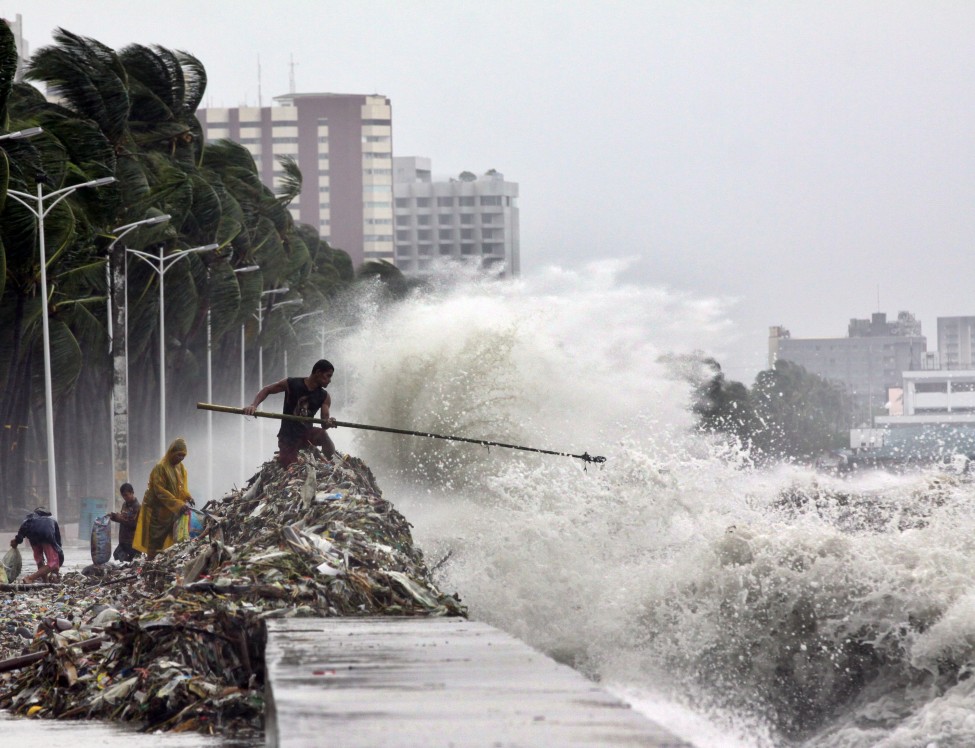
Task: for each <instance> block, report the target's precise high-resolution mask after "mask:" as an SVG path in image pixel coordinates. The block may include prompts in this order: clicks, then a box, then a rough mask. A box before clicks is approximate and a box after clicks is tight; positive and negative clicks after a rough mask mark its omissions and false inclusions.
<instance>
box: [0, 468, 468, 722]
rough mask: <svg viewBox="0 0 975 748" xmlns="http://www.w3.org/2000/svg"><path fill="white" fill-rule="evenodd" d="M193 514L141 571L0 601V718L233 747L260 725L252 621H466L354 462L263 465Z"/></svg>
mask: <svg viewBox="0 0 975 748" xmlns="http://www.w3.org/2000/svg"><path fill="white" fill-rule="evenodd" d="M203 511H204V513H205V514H206V516H207V523H206V529H205V530H204V532H203V534H202V535H201V536H200V537H198V538H196V539H194V540H191V541H189V542H185V543H179V544H176V545H173V546H172V547H170V548H169V549H167V550H166V551H163V552H162V553H160V554H159V555H157V556H156V558H155V559H154V560H153V561H152V562H146V561H145V559H144V557H143V558H142V559H138V560H136V561H134V562H132V563H131V564H124V565H117V564H114V563H112V564H105V565H101V566H96V567H89V568H87V569H85V573H68V574H65V575H64V583H63V584H62V585H60V586H55V587H45V588H40V589H36V590H31V591H30V592H19V591H8V592H2V593H0V594H3V595H4V596H5V597H6V600H5V604H4V606H3V609H2V611H3V612H2V613H0V658H2V659H3V661H2V662H0V708H5V709H11V710H13V711H15V712H17V713H20V714H24V715H28V716H37V717H51V718H60V719H69V718H71V719H82V718H101V719H113V720H121V721H126V722H133V723H136V724H138V725H139V726H141V727H142V728H143V729H145V730H160V729H161V730H175V731H186V730H196V731H202V732H208V733H222V734H225V735H244V736H246V735H250V734H252V733H255V732H258V731H260V730H261V729H262V724H263V713H264V703H263V683H264V663H263V656H264V642H265V633H264V621H265V620H266V619H268V618H281V617H284V618H288V617H294V616H447V615H449V616H457V615H460V616H464V615H466V609H465V608H464V606H463V605H462V604H461V602H460V600H459V599H458V598H457V597H456V596H453V595H446V594H443V593H442V592H440V591H439V590H438V589H437V587H436V585H435V584H434V582H433V580H432V578H431V574H430V571H429V570H428V568H427V567H426V565H425V563H424V559H423V555H422V553H421V551H420V550H419V549H418V548H416V546H414V545H413V540H412V536H411V534H410V525H409V523H408V522H407V521H406V519H405V518H404V517H403V516H402V515H401V514H400V513H399V512H397V511H396V510H395V509H394V508H393V506H392V505H391V504H390V503H389V502H388V501H386V500H385V499H384V498H383V497H382V493H381V491H380V490H379V488H378V486H377V484H376V481H375V479H374V477H373V475H372V473H371V471H370V470H369V468H368V467H367V466H366V465H365V464H364V463H363V462H362V461H361V460H359V459H357V458H354V457H349V456H348V455H346V456H342V455H336V456H335V457H333V458H332V459H331V460H325V459H323V458H322V457H321V456H319V455H318V454H317V453H314V452H312V451H304V452H302V453H301V455H300V457H299V460H298V462H296V463H294V464H293V465H290V466H289V467H288V468H286V469H283V468H281V467H280V466H279V465H278V463H277V462H276V461H274V460H272V461H270V462H267V463H265V464H264V466H263V468H262V470H261V471H260V472H259V473H257V474H256V475H255V476H254V477H253V478H252V479H251V482H250V483H249V484H248V486H247V487H246V488H245V489H242V490H239V491H235V492H233V493H231V494H229V495H228V496H225V497H224V498H222V499H219V500H216V501H211V502H209V503H208V504H207V505H206V506H205V507H203ZM25 645H26V646H25ZM32 653H43V658H42V659H39V660H38V661H36V662H30V663H28V664H26V665H19V664H18V665H15V666H13V667H11V666H10V665H9V661H10V660H11V658H20V657H22V656H23V655H30V654H32ZM5 663H7V666H6V667H8V668H9V669H7V670H5Z"/></svg>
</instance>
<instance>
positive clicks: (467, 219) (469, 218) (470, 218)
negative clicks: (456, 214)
mask: <svg viewBox="0 0 975 748" xmlns="http://www.w3.org/2000/svg"><path fill="white" fill-rule="evenodd" d="M460 222H461V225H468V226H469V225H470V224H472V223H474V214H473V213H461V215H460Z"/></svg>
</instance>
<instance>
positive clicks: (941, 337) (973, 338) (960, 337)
mask: <svg viewBox="0 0 975 748" xmlns="http://www.w3.org/2000/svg"><path fill="white" fill-rule="evenodd" d="M938 354H939V356H940V359H941V368H943V369H956V370H957V369H975V317H938Z"/></svg>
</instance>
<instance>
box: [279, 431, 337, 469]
mask: <svg viewBox="0 0 975 748" xmlns="http://www.w3.org/2000/svg"><path fill="white" fill-rule="evenodd" d="M312 445H314V446H316V447H321V449H322V452H324V453H325V456H326V457H331V456H332V455H333V454H335V445H334V444H332V439H331V437H329V435H328V434H327V433H326V432H325V429H322V428H318V427H317V426H313V427H311V428H309V429H307V430H306V431H305V434H304V436H299V437H297V438H294V437H286V436H279V437H278V462H279V463H281V467H288V465H291V464H292V463H294V462H296V461H297V460H298V450H300V449H302V448H304V447H309V446H312Z"/></svg>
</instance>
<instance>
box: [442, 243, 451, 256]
mask: <svg viewBox="0 0 975 748" xmlns="http://www.w3.org/2000/svg"><path fill="white" fill-rule="evenodd" d="M453 253H454V245H453V244H441V245H440V254H442V255H452V254H453Z"/></svg>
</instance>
